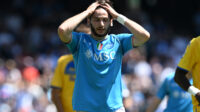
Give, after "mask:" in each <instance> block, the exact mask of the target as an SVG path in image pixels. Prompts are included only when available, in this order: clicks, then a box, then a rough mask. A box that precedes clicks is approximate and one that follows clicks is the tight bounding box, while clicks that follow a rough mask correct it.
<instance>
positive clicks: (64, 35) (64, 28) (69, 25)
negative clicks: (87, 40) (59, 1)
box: [58, 10, 89, 43]
mask: <svg viewBox="0 0 200 112" xmlns="http://www.w3.org/2000/svg"><path fill="white" fill-rule="evenodd" d="M88 15H89V13H88V11H87V10H86V11H83V12H82V13H80V14H77V15H75V16H73V17H71V18H69V19H67V20H65V21H64V22H63V23H62V24H61V25H60V26H59V28H58V34H59V37H60V39H61V40H62V41H63V42H66V43H68V42H69V41H70V40H71V37H72V36H71V33H72V31H73V30H74V29H75V28H76V27H77V26H78V24H79V23H81V22H82V21H83V20H84V19H85V18H86V17H87V16H88Z"/></svg>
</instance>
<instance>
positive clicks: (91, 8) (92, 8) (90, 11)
mask: <svg viewBox="0 0 200 112" xmlns="http://www.w3.org/2000/svg"><path fill="white" fill-rule="evenodd" d="M99 5H100V4H99V3H98V2H97V1H96V2H94V3H92V4H91V5H90V6H89V7H88V8H87V10H86V11H88V13H89V15H91V14H92V13H93V12H94V11H95V9H96V8H97V7H98V6H99Z"/></svg>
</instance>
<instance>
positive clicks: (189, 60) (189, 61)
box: [178, 39, 198, 71]
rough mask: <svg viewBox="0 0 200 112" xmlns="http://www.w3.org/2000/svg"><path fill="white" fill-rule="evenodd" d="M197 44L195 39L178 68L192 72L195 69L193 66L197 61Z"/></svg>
mask: <svg viewBox="0 0 200 112" xmlns="http://www.w3.org/2000/svg"><path fill="white" fill-rule="evenodd" d="M197 46H198V45H197V43H196V42H195V39H192V41H191V42H190V44H189V45H188V46H187V48H186V50H185V53H184V55H183V57H182V58H181V60H180V62H179V64H178V67H179V68H182V69H184V70H187V71H190V70H191V69H192V67H193V65H194V64H195V63H196V60H197V55H196V54H197V52H198V51H196V47H197Z"/></svg>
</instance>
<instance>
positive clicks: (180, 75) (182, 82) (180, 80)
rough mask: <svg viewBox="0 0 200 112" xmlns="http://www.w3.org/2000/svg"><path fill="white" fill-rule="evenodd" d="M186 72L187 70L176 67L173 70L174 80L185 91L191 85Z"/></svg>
mask: <svg viewBox="0 0 200 112" xmlns="http://www.w3.org/2000/svg"><path fill="white" fill-rule="evenodd" d="M186 74H187V71H184V70H181V69H180V68H177V69H176V72H175V76H174V80H175V82H176V83H177V84H178V85H179V86H180V87H181V88H183V89H184V90H185V91H188V88H189V87H190V86H191V84H190V82H189V80H188V79H187V77H186Z"/></svg>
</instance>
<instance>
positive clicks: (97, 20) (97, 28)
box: [90, 8, 111, 37]
mask: <svg viewBox="0 0 200 112" xmlns="http://www.w3.org/2000/svg"><path fill="white" fill-rule="evenodd" d="M90 25H91V31H92V33H93V34H94V35H95V36H98V37H104V36H106V35H107V34H108V32H109V29H110V25H111V19H110V17H109V15H108V12H107V11H106V10H105V9H103V8H98V9H96V10H95V12H94V14H93V15H92V17H91V20H90Z"/></svg>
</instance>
